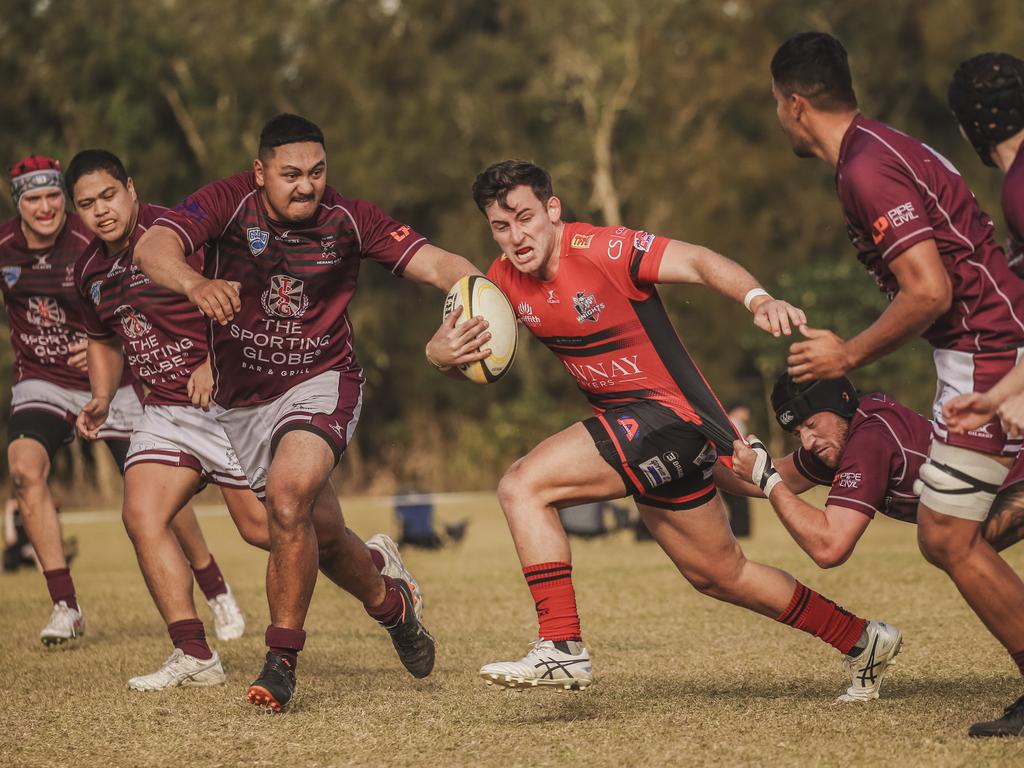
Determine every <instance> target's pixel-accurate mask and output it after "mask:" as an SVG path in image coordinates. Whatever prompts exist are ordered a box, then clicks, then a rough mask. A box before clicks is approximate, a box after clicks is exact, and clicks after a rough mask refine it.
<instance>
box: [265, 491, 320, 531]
mask: <svg viewBox="0 0 1024 768" xmlns="http://www.w3.org/2000/svg"><path fill="white" fill-rule="evenodd" d="M267 517H268V520H269V523H270V526H271V527H272V528H273V529H274V530H275V532H277V533H278V534H280V533H284V534H287V533H294V532H298V531H300V530H302V529H304V528H307V527H309V526H311V525H312V518H313V513H312V507H311V505H310V504H304V503H303V502H302V501H301V500H300V499H298V498H296V497H295V496H292V495H289V494H274V495H271V494H270V493H269V492H268V493H267Z"/></svg>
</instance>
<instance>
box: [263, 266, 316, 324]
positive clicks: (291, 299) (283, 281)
mask: <svg viewBox="0 0 1024 768" xmlns="http://www.w3.org/2000/svg"><path fill="white" fill-rule="evenodd" d="M303 285H304V283H303V282H302V281H301V280H298V279H297V278H294V277H292V276H291V275H274V276H273V277H271V278H270V287H269V288H268V289H267V290H265V291H264V292H263V295H262V296H261V297H260V301H261V302H262V304H263V311H264V312H266V313H267V314H268V315H273V316H274V317H302V313H303V312H305V311H306V307H308V306H309V297H307V296H305V295H304V294H303V292H302V286H303Z"/></svg>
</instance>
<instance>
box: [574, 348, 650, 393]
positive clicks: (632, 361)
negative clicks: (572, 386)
mask: <svg viewBox="0 0 1024 768" xmlns="http://www.w3.org/2000/svg"><path fill="white" fill-rule="evenodd" d="M638 360H639V355H629V356H627V357H615V358H611V359H608V360H599V361H595V362H592V363H574V362H570V361H568V360H563V361H562V364H563V365H564V366H565V367H566V368H567V369H568V371H569V373H571V374H572V375H573V378H575V379H576V381H578V382H579V383H580V384H581V385H582V386H585V387H587V388H588V389H602V388H605V387H613V386H615V385H616V384H618V383H619V382H620V381H636V380H637V379H642V378H644V372H643V371H642V370H640V363H639V362H638Z"/></svg>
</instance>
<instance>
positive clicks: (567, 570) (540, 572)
mask: <svg viewBox="0 0 1024 768" xmlns="http://www.w3.org/2000/svg"><path fill="white" fill-rule="evenodd" d="M523 576H525V577H526V583H527V584H528V585H529V586H530V587H536V586H541V587H542V588H543V586H542V585H544V584H555V583H557V582H560V581H567V580H571V579H572V563H537V564H536V565H527V566H525V567H524V568H523Z"/></svg>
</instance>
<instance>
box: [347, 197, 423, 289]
mask: <svg viewBox="0 0 1024 768" xmlns="http://www.w3.org/2000/svg"><path fill="white" fill-rule="evenodd" d="M352 218H353V223H354V224H355V227H356V231H357V233H358V237H359V247H360V252H361V254H362V256H363V257H365V258H368V259H372V260H373V261H376V262H377V263H378V264H380V265H381V266H384V267H387V268H388V269H390V270H391V271H392V272H394V273H395V274H396V275H401V274H402V273H403V272H404V271H405V267H406V265H407V264H408V263H409V260H410V259H411V258H412V257H413V255H415V253H416V252H417V251H418V250H419V249H420V248H422V247H423V246H424V245H426V244H427V238H425V237H424V236H423V235H421V234H420V233H419V232H417V231H416V230H414V229H413V228H412V227H410V226H409V225H408V224H402V223H401V222H399V221H396V220H395V219H393V218H391V217H390V216H389V215H388V214H386V213H385V212H384V211H383V210H381V209H380V208H378V207H377V206H376V205H374V204H373V203H368V202H366V201H365V200H356V201H355V202H354V203H353V205H352Z"/></svg>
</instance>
